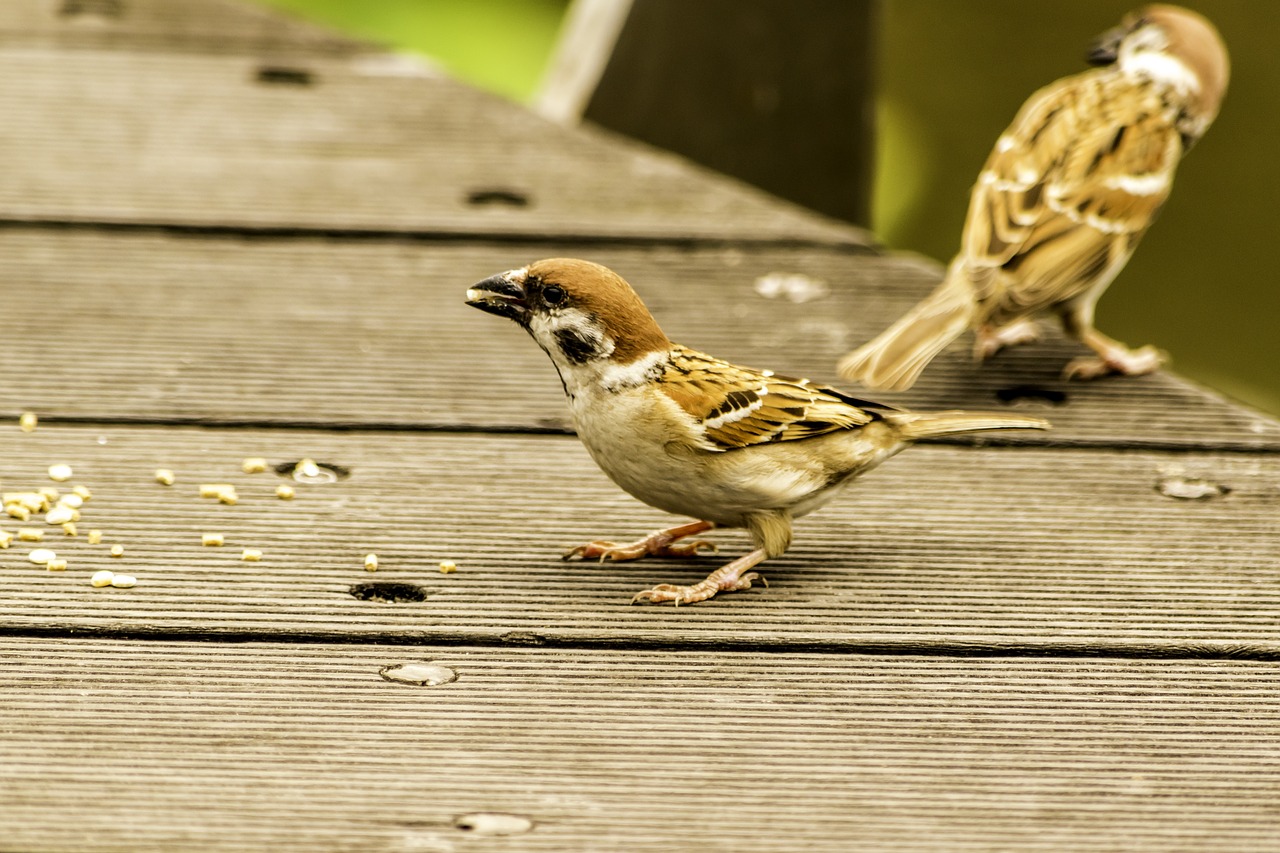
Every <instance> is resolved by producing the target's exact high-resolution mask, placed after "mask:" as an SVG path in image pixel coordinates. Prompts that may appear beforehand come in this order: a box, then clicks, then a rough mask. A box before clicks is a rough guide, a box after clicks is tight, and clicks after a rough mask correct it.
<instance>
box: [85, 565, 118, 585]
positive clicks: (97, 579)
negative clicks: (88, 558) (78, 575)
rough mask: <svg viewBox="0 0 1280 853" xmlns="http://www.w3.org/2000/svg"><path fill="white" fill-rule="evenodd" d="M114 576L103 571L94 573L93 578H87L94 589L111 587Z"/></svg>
mask: <svg viewBox="0 0 1280 853" xmlns="http://www.w3.org/2000/svg"><path fill="white" fill-rule="evenodd" d="M115 576H116V573H115V572H110V571H107V570H106V569H103V570H102V571H100V572H94V573H93V577H91V578H89V583H91V584H93V585H94V586H96V587H104V586H111V580H112V578H114V577H115Z"/></svg>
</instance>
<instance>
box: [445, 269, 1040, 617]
mask: <svg viewBox="0 0 1280 853" xmlns="http://www.w3.org/2000/svg"><path fill="white" fill-rule="evenodd" d="M467 304H468V305H472V306H475V307H476V308H479V309H481V310H483V311H488V312H490V313H492V314H497V315H499V316H502V317H508V318H510V319H512V320H514V321H515V322H516V323H518V324H519V325H521V326H523V327H524V328H525V330H526V331H528V332H529V334H530V335H532V336H533V339H534V340H535V341H537V343H538V345H539V346H541V347H542V349H543V350H545V351H546V353H547V355H549V356H550V357H551V361H552V363H553V364H554V365H555V367H556V370H557V371H558V372H559V374H560V381H561V383H562V384H563V386H564V391H565V394H566V395H567V397H568V400H569V409H570V411H571V412H572V415H573V423H574V426H575V428H576V429H577V432H578V437H579V438H581V439H582V442H583V444H585V445H586V446H587V450H588V451H589V452H590V453H591V456H592V457H593V458H594V459H595V461H596V463H597V464H598V465H599V466H600V467H601V468H602V469H604V472H605V473H606V474H608V475H609V477H610V478H612V479H613V481H614V482H615V483H617V484H618V485H619V486H621V487H622V488H623V489H625V490H627V491H628V492H630V493H631V494H632V495H634V496H635V497H637V498H639V499H640V500H642V501H644V502H645V503H647V504H649V505H651V506H655V507H657V508H658V509H662V510H665V511H667V512H671V513H676V514H679V515H687V516H692V517H693V518H695V519H697V520H696V521H693V522H690V523H687V524H682V525H680V526H678V527H673V528H671V529H669V530H662V531H659V532H657V533H653V534H652V535H650V536H647V537H645V538H644V539H641V540H640V541H638V542H635V543H632V544H629V545H618V544H614V543H612V542H589V543H587V544H585V545H580V546H578V547H577V548H574V549H573V550H572V551H570V552H569V553H568V554H566V555H565V559H569V558H570V557H582V558H592V557H598V558H600V559H601V560H604V559H606V558H608V559H613V560H633V559H636V558H639V557H644V556H689V555H694V554H696V553H697V552H698V550H699V549H701V548H712V547H713V546H711V545H710V543H707V542H704V541H701V540H695V541H684V542H680V541H677V540H681V539H685V538H686V537H690V536H694V535H696V534H699V533H702V532H705V531H707V530H710V529H711V528H713V527H745V528H746V529H747V531H748V532H749V533H750V534H751V538H752V540H753V541H754V543H755V550H754V551H752V552H751V553H749V554H747V555H746V556H744V557H739V558H738V559H736V560H734V561H732V562H730V563H728V564H727V565H725V566H723V567H721V568H719V569H717V570H716V571H714V572H712V573H711V574H710V575H709V576H708V577H707V579H706V580H704V581H702V582H701V583H697V584H694V585H692V586H674V585H671V584H661V585H659V586H655V587H654V588H652V589H649V590H645V591H643V592H641V593H639V594H638V595H636V596H635V598H634V599H633V601H652V602H661V601H673V602H675V603H676V604H683V603H687V602H693V601H701V600H703V599H706V598H710V597H711V596H713V595H715V594H716V593H717V592H720V591H722V590H738V589H746V588H748V587H750V586H751V581H752V580H754V579H756V578H757V577H758V575H757V574H756V573H755V572H751V571H748V570H749V569H751V568H752V567H754V566H756V565H757V564H759V563H760V562H762V561H763V560H765V559H768V558H770V557H777V556H779V555H780V554H782V553H783V552H785V551H786V550H787V547H788V546H789V545H790V544H791V521H792V519H794V518H799V517H800V516H802V515H805V514H807V513H810V512H812V511H813V510H815V509H817V508H818V507H820V506H822V505H823V504H825V503H826V502H827V501H829V500H831V499H832V498H834V497H835V496H836V494H837V493H838V492H839V491H840V489H841V487H843V486H845V485H847V484H848V483H849V481H851V480H852V479H853V478H854V477H856V476H858V475H859V474H861V473H863V472H864V471H868V470H870V469H872V468H874V467H875V466H877V465H879V464H880V463H881V462H883V461H884V460H886V459H888V458H889V457H890V456H893V455H894V454H896V453H897V452H898V451H900V450H902V449H904V448H905V447H907V446H908V445H909V444H910V443H911V442H912V441H915V440H916V439H920V438H929V437H932V436H940V435H949V434H952V433H960V432H969V431H974V430H987V429H1003V428H1031V429H1044V428H1046V427H1048V424H1047V423H1045V422H1044V421H1042V420H1039V419H1037V418H1028V417H1018V416H1013V415H1004V414H978V413H966V412H938V413H935V414H915V413H911V412H905V411H901V410H898V409H894V408H892V407H890V406H883V405H879V404H877V403H869V402H867V401H865V400H858V399H855V398H853V397H850V396H848V395H847V394H844V393H842V392H840V391H837V390H835V389H833V388H826V387H823V386H821V385H814V384H812V383H810V382H809V381H808V380H805V379H788V378H786V377H783V376H775V375H774V374H773V373H772V372H771V371H768V370H752V369H750V368H746V367H739V366H737V365H734V364H730V363H728V362H725V361H721V360H719V359H717V358H713V357H711V356H709V355H705V354H703V353H700V352H695V351H694V350H691V349H687V348H685V347H682V346H680V345H679V344H675V343H672V342H671V341H670V340H668V339H667V336H666V335H665V334H663V332H662V329H660V328H659V327H658V324H657V322H656V321H655V320H654V319H653V317H652V316H651V315H650V314H649V311H648V309H647V308H645V305H644V303H643V302H641V301H640V297H639V296H637V295H636V293H635V291H634V290H632V289H631V286H630V285H628V284H627V283H626V282H625V281H623V280H622V278H620V277H619V276H618V275H617V274H615V273H614V272H612V271H610V270H608V269H606V268H605V267H602V266H599V265H597V264H593V263H590V262H588V261H580V260H573V259H567V258H555V259H551V260H545V261H539V262H537V263H535V264H531V265H530V266H528V267H526V268H524V269H518V270H511V271H510V272H505V273H502V274H501V275H495V276H493V277H491V278H487V279H485V280H484V281H482V282H480V283H478V284H476V285H475V286H473V287H472V288H471V289H469V290H468V291H467Z"/></svg>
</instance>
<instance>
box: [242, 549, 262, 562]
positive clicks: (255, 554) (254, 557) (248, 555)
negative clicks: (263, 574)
mask: <svg viewBox="0 0 1280 853" xmlns="http://www.w3.org/2000/svg"><path fill="white" fill-rule="evenodd" d="M240 559H242V560H244V561H245V562H246V563H256V562H258V561H259V560H261V559H262V552H261V551H259V550H258V549H257V548H245V549H244V553H243V554H241V555H240Z"/></svg>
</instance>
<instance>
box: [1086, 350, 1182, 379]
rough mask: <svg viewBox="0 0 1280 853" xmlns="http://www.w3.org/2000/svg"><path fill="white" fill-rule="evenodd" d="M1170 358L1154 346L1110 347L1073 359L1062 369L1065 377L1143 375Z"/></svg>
mask: <svg viewBox="0 0 1280 853" xmlns="http://www.w3.org/2000/svg"><path fill="white" fill-rule="evenodd" d="M1168 360H1169V358H1168V356H1166V355H1165V354H1164V353H1163V352H1161V351H1160V350H1158V349H1156V348H1155V347H1153V346H1145V347H1142V348H1141V349H1135V350H1130V349H1125V348H1124V347H1114V348H1108V349H1106V350H1105V351H1103V352H1100V353H1099V354H1098V355H1097V356H1082V357H1080V358H1076V359H1072V360H1071V362H1070V363H1068V364H1067V366H1066V367H1065V368H1064V369H1063V371H1062V376H1063V378H1065V379H1098V378H1099V377H1102V376H1110V375H1112V374H1119V375H1121V376H1141V375H1142V374H1144V373H1152V372H1154V371H1155V370H1156V369H1158V368H1159V367H1160V365H1162V364H1164V363H1165V362H1167V361H1168Z"/></svg>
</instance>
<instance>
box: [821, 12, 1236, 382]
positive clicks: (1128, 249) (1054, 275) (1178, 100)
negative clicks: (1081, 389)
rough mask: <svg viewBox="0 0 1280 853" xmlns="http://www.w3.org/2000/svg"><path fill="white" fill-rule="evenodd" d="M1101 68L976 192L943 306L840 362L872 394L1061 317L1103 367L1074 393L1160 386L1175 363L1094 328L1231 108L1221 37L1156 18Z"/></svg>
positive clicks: (1070, 84)
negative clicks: (1128, 381) (1133, 382)
mask: <svg viewBox="0 0 1280 853" xmlns="http://www.w3.org/2000/svg"><path fill="white" fill-rule="evenodd" d="M1089 60H1090V62H1092V63H1093V64H1095V65H1103V66H1105V67H1103V68H1099V69H1095V70H1092V71H1086V72H1084V73H1082V74H1077V75H1075V76H1073V77H1067V78H1065V79H1062V80H1059V81H1058V82H1056V83H1053V84H1051V85H1049V86H1047V87H1045V88H1043V89H1041V90H1040V91H1039V92H1037V93H1035V94H1034V95H1032V96H1031V99H1030V100H1029V101H1027V103H1026V104H1024V105H1023V107H1022V111H1021V112H1019V113H1018V116H1017V118H1015V119H1014V121H1013V124H1012V125H1010V126H1009V129H1008V130H1006V131H1005V132H1004V135H1002V136H1001V137H1000V138H999V139H998V140H997V141H996V147H995V149H994V150H993V151H992V152H991V156H990V157H989V158H988V159H987V165H986V167H985V168H984V169H983V171H982V174H980V175H979V176H978V182H977V184H976V185H975V186H974V188H973V196H972V198H971V199H970V202H969V215H968V219H967V221H966V222H965V227H964V234H963V236H962V238H961V248H960V252H959V254H957V255H956V257H955V258H954V259H953V260H952V261H951V265H950V267H949V268H948V269H947V274H946V278H945V279H944V280H943V282H942V284H941V285H939V287H938V288H937V289H936V290H934V292H933V293H932V294H930V295H929V296H928V297H926V298H925V299H924V301H923V302H921V303H920V304H919V305H917V306H916V307H915V308H913V309H912V310H911V311H909V312H908V313H907V314H906V315H905V316H904V317H903V318H902V319H900V320H898V322H896V323H895V324H894V325H892V326H890V327H889V328H888V329H887V330H885V331H884V332H882V333H881V334H880V336H879V337H877V338H876V339H875V340H873V341H871V342H870V343H868V344H866V345H864V346H863V347H862V348H861V349H858V350H856V351H854V352H852V353H850V354H848V355H847V356H845V357H844V359H842V360H841V362H840V366H839V370H840V375H842V376H845V377H847V378H849V379H856V380H858V381H859V382H861V383H862V384H863V385H865V386H867V387H869V388H881V389H891V390H903V389H906V388H910V387H911V386H912V385H913V384H914V383H915V381H916V378H917V377H918V376H919V375H920V372H921V371H922V370H924V368H925V366H926V365H928V364H929V362H930V361H931V360H932V359H933V358H934V357H935V356H936V355H938V353H940V352H941V351H942V350H943V349H944V348H945V347H946V346H947V344H949V343H950V342H951V341H953V340H954V339H955V338H956V337H957V336H958V335H960V333H961V332H963V331H964V330H965V329H973V330H974V332H975V333H976V334H977V340H976V341H975V343H974V356H975V357H977V358H987V357H989V356H991V355H994V354H995V353H996V352H998V351H999V350H1000V348H1001V347H1004V346H1009V345H1012V344H1018V343H1024V342H1026V341H1030V340H1034V339H1035V338H1036V327H1035V323H1034V320H1035V318H1036V317H1038V316H1040V315H1043V314H1056V315H1058V317H1059V319H1060V320H1061V321H1062V325H1063V328H1064V329H1065V330H1066V332H1067V334H1069V335H1071V336H1072V337H1074V338H1076V339H1078V340H1079V341H1080V342H1081V343H1083V344H1084V345H1085V346H1087V347H1089V348H1090V349H1092V350H1093V351H1094V352H1096V353H1097V354H1098V357H1097V358H1092V357H1088V358H1078V359H1075V360H1074V361H1072V362H1071V363H1070V364H1068V365H1067V367H1066V369H1065V370H1064V374H1065V375H1066V376H1067V377H1068V378H1073V377H1078V378H1082V379H1091V378H1094V377H1098V376H1103V375H1105V374H1108V373H1121V374H1141V373H1150V372H1151V371H1153V370H1155V369H1156V368H1157V367H1159V366H1160V364H1161V363H1162V362H1163V361H1164V360H1165V359H1164V356H1163V354H1162V353H1160V351H1158V350H1157V349H1155V348H1154V347H1151V346H1146V347H1143V348H1142V349H1139V350H1130V349H1128V348H1127V347H1126V346H1125V345H1124V344H1122V343H1120V342H1119V341H1116V340H1112V339H1111V338H1109V337H1107V336H1106V335H1104V334H1102V333H1101V332H1099V331H1098V330H1096V329H1095V328H1094V327H1093V309H1094V305H1095V303H1097V301H1098V297H1100V296H1101V295H1102V292H1103V291H1104V290H1106V288H1107V285H1109V284H1110V283H1111V280H1112V279H1113V278H1115V277H1116V274H1117V273H1119V272H1120V270H1121V269H1123V268H1124V265H1125V263H1126V262H1127V261H1128V260H1129V256H1130V255H1132V254H1133V250H1134V248H1135V247H1136V246H1137V245H1138V241H1139V240H1141V239H1142V235H1143V234H1145V233H1146V231H1147V228H1148V227H1149V226H1150V225H1151V223H1152V221H1153V220H1154V219H1155V217H1156V214H1157V213H1158V212H1159V210H1160V207H1161V205H1163V204H1164V201H1165V199H1166V198H1168V196H1169V190H1170V188H1171V186H1172V183H1173V173H1174V170H1175V169H1176V168H1177V166H1178V160H1179V159H1180V158H1181V157H1182V155H1183V154H1185V153H1186V152H1187V150H1188V149H1190V148H1191V146H1192V145H1193V144H1195V142H1196V140H1197V139H1199V138H1200V136H1201V135H1202V134H1203V133H1204V132H1205V131H1206V130H1207V129H1208V128H1209V125H1210V124H1211V123H1212V122H1213V120H1214V118H1215V117H1216V116H1217V114H1218V106H1219V104H1220V103H1221V101H1222V96H1223V94H1224V93H1225V92H1226V88H1227V77H1228V73H1229V70H1228V63H1227V53H1226V48H1225V47H1224V46H1223V43H1222V40H1221V38H1219V36H1218V33H1217V31H1216V30H1215V29H1214V28H1213V25H1212V24H1210V23H1209V22H1208V21H1206V20H1205V19H1204V18H1202V17H1200V16H1199V15H1197V14H1196V13H1194V12H1189V11H1187V10H1186V9H1180V8H1178V7H1176V6H1160V5H1156V6H1147V7H1145V8H1143V9H1140V10H1138V11H1136V12H1132V13H1130V14H1129V15H1128V16H1127V17H1126V18H1125V19H1124V21H1123V22H1122V23H1121V25H1120V26H1119V27H1117V28H1116V29H1113V30H1111V31H1109V32H1107V33H1104V34H1103V35H1102V36H1100V37H1099V38H1098V40H1097V41H1096V43H1095V44H1094V47H1093V49H1092V51H1091V52H1090V54H1089Z"/></svg>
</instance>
